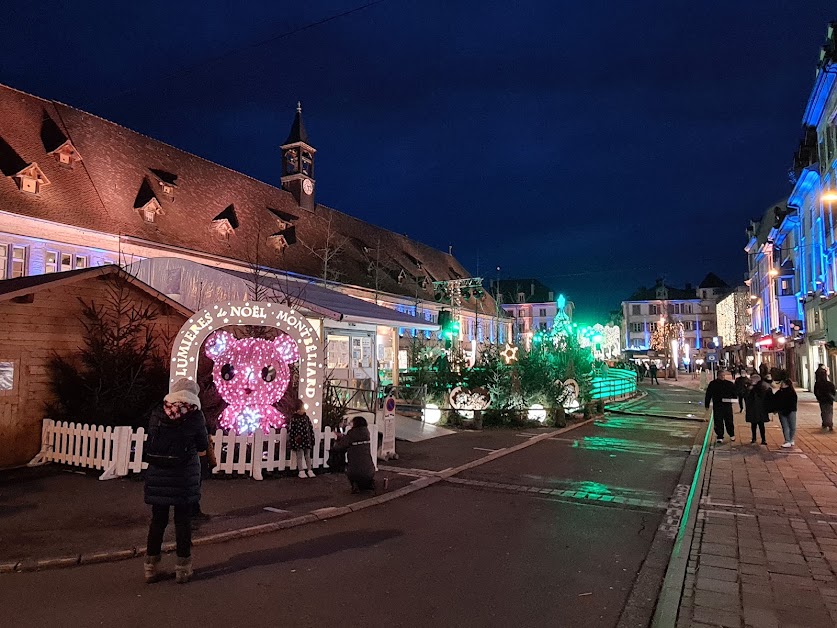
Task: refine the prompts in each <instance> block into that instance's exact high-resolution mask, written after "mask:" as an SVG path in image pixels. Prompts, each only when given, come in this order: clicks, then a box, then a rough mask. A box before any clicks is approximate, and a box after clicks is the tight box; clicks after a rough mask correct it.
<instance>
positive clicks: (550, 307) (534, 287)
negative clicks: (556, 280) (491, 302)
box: [489, 278, 574, 343]
mask: <svg viewBox="0 0 837 628" xmlns="http://www.w3.org/2000/svg"><path fill="white" fill-rule="evenodd" d="M489 287H490V290H491V292H492V294H493V295H494V296H495V299H497V301H498V303H499V306H500V308H501V309H502V310H503V312H504V313H505V314H507V315H508V316H509V317H510V319H511V321H512V335H513V337H514V339H515V340H516V341H517V342H518V343H520V342H525V340H526V339H527V338H531V336H532V334H534V333H535V332H538V331H546V330H549V329H552V325H553V323H554V322H555V316H556V315H557V314H558V305H557V302H556V297H557V295H556V293H555V291H554V290H552V289H551V288H550V287H549V286H547V285H545V284H543V283H542V282H540V281H539V280H537V279H532V278H527V279H500V280H497V281H495V280H491V282H490V284H489ZM573 309H574V306H573V304H572V303H571V302H570V303H566V304H565V306H564V312H565V313H566V314H567V316H568V317H569V319H570V321H572V313H573Z"/></svg>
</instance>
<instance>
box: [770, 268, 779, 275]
mask: <svg viewBox="0 0 837 628" xmlns="http://www.w3.org/2000/svg"><path fill="white" fill-rule="evenodd" d="M767 274H768V275H770V276H771V277H775V276H776V275H778V274H779V271H778V270H776V269H775V268H771V269H770V270H768V271H767Z"/></svg>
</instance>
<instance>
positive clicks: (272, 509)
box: [264, 506, 291, 515]
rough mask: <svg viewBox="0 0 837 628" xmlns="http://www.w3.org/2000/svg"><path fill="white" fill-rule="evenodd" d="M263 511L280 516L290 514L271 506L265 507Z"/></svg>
mask: <svg viewBox="0 0 837 628" xmlns="http://www.w3.org/2000/svg"><path fill="white" fill-rule="evenodd" d="M264 509H265V510H267V511H268V512H275V513H278V514H280V515H281V514H284V513H288V512H291V511H290V510H282V509H281V508H274V507H273V506H265V507H264Z"/></svg>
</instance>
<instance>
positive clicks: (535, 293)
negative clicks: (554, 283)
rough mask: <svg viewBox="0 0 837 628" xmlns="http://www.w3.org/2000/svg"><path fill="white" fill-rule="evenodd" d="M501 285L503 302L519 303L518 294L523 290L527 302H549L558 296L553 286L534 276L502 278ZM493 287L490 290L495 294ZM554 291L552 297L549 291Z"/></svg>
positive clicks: (499, 283)
mask: <svg viewBox="0 0 837 628" xmlns="http://www.w3.org/2000/svg"><path fill="white" fill-rule="evenodd" d="M497 283H498V285H499V286H500V294H501V295H502V297H503V298H502V303H507V304H510V303H519V302H520V300H519V299H518V295H519V294H520V293H521V292H522V293H523V295H524V299H525V303H548V302H550V301H554V300H555V298H556V297H557V294H556V293H555V291H554V290H552V288H550V287H549V286H547V285H546V284H544V283H542V282H541V281H539V280H537V279H534V278H527V279H501V280H500V281H499V282H497ZM495 289H496V288H492V289H491V290H490V292H491V293H492V294H494V290H495ZM550 292H551V293H552V298H550V296H549V293H550Z"/></svg>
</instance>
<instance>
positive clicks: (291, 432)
mask: <svg viewBox="0 0 837 628" xmlns="http://www.w3.org/2000/svg"><path fill="white" fill-rule="evenodd" d="M288 448H289V449H314V425H313V424H312V423H311V419H309V418H308V415H307V414H304V413H303V414H292V415H291V420H290V422H289V423H288Z"/></svg>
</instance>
